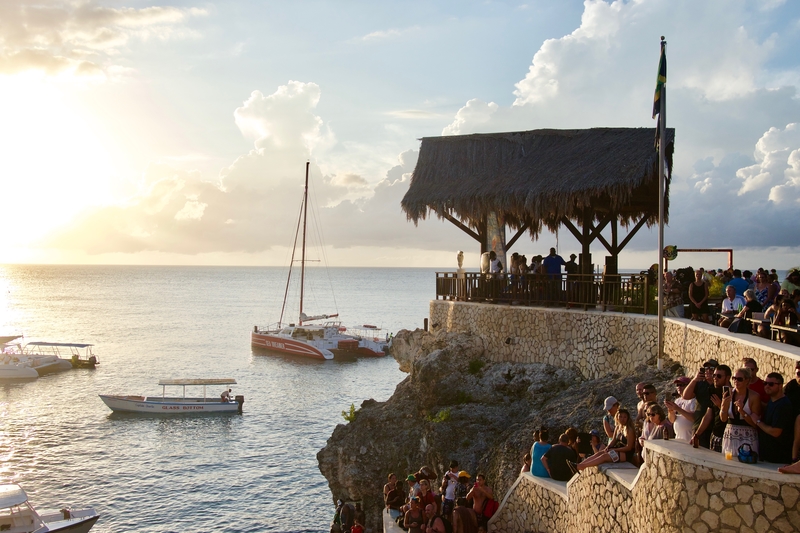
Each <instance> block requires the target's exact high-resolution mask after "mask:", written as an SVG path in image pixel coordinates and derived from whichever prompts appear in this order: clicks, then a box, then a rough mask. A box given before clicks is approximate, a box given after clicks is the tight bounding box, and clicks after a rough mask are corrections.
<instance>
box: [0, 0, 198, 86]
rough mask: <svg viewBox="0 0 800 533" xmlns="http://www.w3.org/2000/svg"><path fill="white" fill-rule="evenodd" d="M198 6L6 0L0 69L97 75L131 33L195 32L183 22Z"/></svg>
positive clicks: (1, 6)
mask: <svg viewBox="0 0 800 533" xmlns="http://www.w3.org/2000/svg"><path fill="white" fill-rule="evenodd" d="M206 14H207V13H206V11H205V10H203V9H200V8H177V7H170V6H153V7H145V8H141V9H136V8H130V7H118V8H112V7H106V6H101V5H98V3H97V2H95V1H87V2H74V1H68V0H42V1H39V2H36V3H31V2H26V1H25V0H6V1H4V2H2V3H0V36H1V37H0V74H15V73H18V72H25V71H31V70H32V71H39V72H43V73H45V74H47V75H56V74H72V75H75V76H81V77H86V76H91V77H99V76H103V74H104V71H105V70H106V69H108V68H110V67H112V66H113V63H110V58H111V57H112V56H113V54H114V53H115V52H117V51H118V50H119V49H120V48H121V47H124V46H125V45H126V44H127V43H128V42H129V40H130V39H131V38H138V39H143V40H146V39H151V38H156V39H162V40H166V39H171V38H185V37H188V36H192V35H195V33H194V32H192V31H191V30H189V29H188V28H187V27H185V26H184V23H185V22H186V20H187V19H189V18H190V17H197V16H203V15H206Z"/></svg>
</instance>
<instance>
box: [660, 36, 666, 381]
mask: <svg viewBox="0 0 800 533" xmlns="http://www.w3.org/2000/svg"><path fill="white" fill-rule="evenodd" d="M666 47H667V41H665V40H664V36H663V35H662V36H661V56H662V57H663V56H664V54H665V53H666ZM659 100H660V102H659V103H660V106H661V109H660V111H659V114H658V119H659V120H658V128H659V132H658V133H659V140H658V369H659V370H661V369H662V368H663V366H664V174H665V172H664V166H665V163H666V144H667V142H666V141H667V82H666V80H664V82H663V85H662V87H661V97H660V99H659Z"/></svg>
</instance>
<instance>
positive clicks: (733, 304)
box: [717, 285, 747, 328]
mask: <svg viewBox="0 0 800 533" xmlns="http://www.w3.org/2000/svg"><path fill="white" fill-rule="evenodd" d="M725 295H726V298H725V299H724V300H722V316H720V317H719V321H718V322H717V325H719V326H720V327H722V328H727V327H728V326H730V325H731V321H732V320H733V317H734V316H736V313H738V312H739V310H740V309H741V308H742V307H744V306H745V305H747V302H745V301H744V298H742V297H741V296H739V295H738V294H736V289H735V288H734V287H732V286H731V285H728V286H727V287H725Z"/></svg>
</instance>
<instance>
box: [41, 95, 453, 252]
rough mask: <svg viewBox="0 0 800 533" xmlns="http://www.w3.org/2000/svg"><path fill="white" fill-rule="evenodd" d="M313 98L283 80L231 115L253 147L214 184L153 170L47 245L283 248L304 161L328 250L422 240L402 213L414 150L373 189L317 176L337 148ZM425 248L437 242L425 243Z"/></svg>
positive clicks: (343, 177)
mask: <svg viewBox="0 0 800 533" xmlns="http://www.w3.org/2000/svg"><path fill="white" fill-rule="evenodd" d="M320 96H321V91H320V89H319V87H318V86H317V85H316V84H314V83H301V82H289V83H288V84H287V85H284V86H281V87H279V88H278V89H277V90H276V91H275V92H273V93H272V94H269V95H266V96H265V95H264V94H262V93H261V92H259V91H254V92H253V93H252V94H251V95H250V97H249V98H248V99H247V100H246V101H245V102H244V103H243V104H242V105H241V106H240V107H238V108H237V109H236V110H235V112H234V119H235V121H236V124H237V125H238V126H239V127H240V128H241V131H242V133H243V135H246V136H247V137H248V138H251V139H252V141H253V149H252V150H250V151H249V152H248V153H247V154H243V155H241V156H240V157H238V158H237V159H236V160H235V161H233V162H232V163H231V164H230V165H229V166H228V167H226V168H224V169H223V170H222V171H221V172H220V175H219V177H218V179H216V180H208V179H204V178H203V177H202V176H200V175H199V174H198V173H196V172H187V171H184V170H178V169H176V168H174V167H173V166H171V164H170V163H169V162H167V163H158V164H156V163H154V164H151V165H149V166H148V168H147V169H146V171H145V173H144V175H143V176H142V180H141V183H140V187H139V192H138V194H136V195H135V196H134V197H132V198H130V199H129V200H128V201H127V202H125V203H124V204H122V205H115V206H107V207H102V208H97V209H94V210H93V211H91V212H88V213H85V214H84V216H82V217H81V218H79V219H78V220H75V221H74V222H73V223H72V224H69V225H68V226H66V227H64V228H63V229H62V231H60V232H59V233H58V234H57V235H55V236H52V237H51V238H50V239H49V240H48V241H47V242H46V243H45V245H47V246H53V247H57V248H65V249H72V250H82V251H85V252H87V253H90V254H101V253H137V252H175V253H181V254H201V253H212V252H247V253H255V252H261V251H264V250H269V249H272V248H274V247H282V246H287V245H288V244H289V238H290V237H291V236H292V235H293V234H294V233H293V232H294V228H295V225H296V221H297V214H298V208H299V206H300V199H301V196H302V191H303V176H304V165H305V161H306V160H308V159H309V158H311V165H310V173H311V176H312V183H311V187H310V192H309V195H310V196H311V198H312V201H313V204H312V205H313V206H315V207H316V208H315V210H313V212H311V214H312V215H313V216H314V217H317V218H316V220H317V222H318V224H320V225H321V226H322V227H324V228H336V230H335V231H326V232H325V242H326V243H327V244H328V245H330V246H333V247H337V248H349V247H353V246H381V245H392V246H395V245H404V246H414V245H415V244H419V243H417V240H418V236H419V234H418V233H416V232H415V228H414V227H413V225H411V224H407V223H406V221H405V215H403V213H402V212H401V210H400V199H401V198H402V197H403V195H404V194H405V192H406V191H407V190H408V182H409V179H410V175H411V172H412V171H413V168H414V165H415V164H416V156H417V152H416V151H415V150H408V151H406V152H403V153H402V154H401V155H400V156H399V158H398V160H397V162H396V164H395V165H394V166H393V167H392V168H391V169H390V170H389V171H388V172H387V173H386V175H385V176H384V177H383V178H380V179H379V180H378V181H377V183H376V184H371V183H370V181H372V182H373V183H374V181H375V180H368V179H367V178H366V177H365V176H362V175H359V174H356V173H352V172H337V173H331V174H327V175H324V174H323V173H322V171H321V169H320V167H319V166H318V164H317V163H316V158H325V157H326V154H327V153H328V152H329V151H330V150H331V148H332V147H335V145H336V141H335V137H334V136H333V134H332V133H331V132H329V131H328V130H327V129H326V128H325V127H324V123H323V120H322V118H321V117H319V116H317V115H316V114H315V108H316V106H317V104H318V102H319V100H320ZM336 149H337V150H338V149H340V148H338V147H337V148H336ZM426 244H427V245H428V246H437V245H438V246H441V244H442V242H441V241H440V240H436V239H426Z"/></svg>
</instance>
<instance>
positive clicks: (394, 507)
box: [385, 481, 407, 519]
mask: <svg viewBox="0 0 800 533" xmlns="http://www.w3.org/2000/svg"><path fill="white" fill-rule="evenodd" d="M406 494H407V493H406V488H405V486H404V484H403V482H402V481H397V482H396V483H395V484H394V488H393V489H391V490H390V491H389V492H388V493H387V494H386V500H385V501H386V508H387V509H388V510H389V515H390V516H391V517H392V518H393V519H397V518H398V517H399V516H401V515H402V514H403V511H402V508H403V506H404V505H405V503H406Z"/></svg>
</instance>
